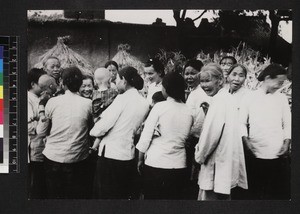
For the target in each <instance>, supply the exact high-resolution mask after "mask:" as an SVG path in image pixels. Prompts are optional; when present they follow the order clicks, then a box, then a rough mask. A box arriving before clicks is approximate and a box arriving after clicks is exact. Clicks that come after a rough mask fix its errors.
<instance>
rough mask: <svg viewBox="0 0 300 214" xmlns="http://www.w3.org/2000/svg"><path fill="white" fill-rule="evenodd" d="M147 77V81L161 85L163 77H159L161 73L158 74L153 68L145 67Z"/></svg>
mask: <svg viewBox="0 0 300 214" xmlns="http://www.w3.org/2000/svg"><path fill="white" fill-rule="evenodd" d="M145 76H146V79H148V80H149V82H150V83H153V82H155V83H159V82H160V81H161V77H160V75H159V73H157V72H156V71H155V70H154V68H153V66H150V67H145Z"/></svg>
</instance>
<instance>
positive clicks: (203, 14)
mask: <svg viewBox="0 0 300 214" xmlns="http://www.w3.org/2000/svg"><path fill="white" fill-rule="evenodd" d="M206 12H207V10H204V11H203V12H202V13H201V14H200V16H198V17H197V18H195V19H193V22H194V21H196V20H198V19H200V18H201V17H202V16H203V15H204V13H206Z"/></svg>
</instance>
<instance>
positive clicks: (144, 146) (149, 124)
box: [136, 104, 159, 153]
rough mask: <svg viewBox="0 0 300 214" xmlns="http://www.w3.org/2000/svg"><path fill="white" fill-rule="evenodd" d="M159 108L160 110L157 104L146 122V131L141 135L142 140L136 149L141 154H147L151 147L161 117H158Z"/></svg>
mask: <svg viewBox="0 0 300 214" xmlns="http://www.w3.org/2000/svg"><path fill="white" fill-rule="evenodd" d="M158 108H159V106H158V105H157V104H156V105H155V106H154V107H153V109H152V110H151V112H150V114H149V116H148V118H147V120H146V122H145V126H144V129H143V131H142V134H141V138H140V140H139V142H138V144H137V145H136V148H137V149H138V150H139V151H140V152H143V153H145V152H146V151H147V150H148V148H149V146H150V143H151V141H152V136H153V133H154V130H155V127H156V126H157V122H158V119H159V115H158V111H157V110H158Z"/></svg>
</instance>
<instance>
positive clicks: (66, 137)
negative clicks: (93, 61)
mask: <svg viewBox="0 0 300 214" xmlns="http://www.w3.org/2000/svg"><path fill="white" fill-rule="evenodd" d="M62 83H63V87H64V90H65V94H64V95H61V96H58V97H54V98H51V99H50V100H49V101H48V103H47V104H46V106H45V115H46V118H48V119H47V120H46V121H41V120H40V122H39V125H38V127H37V133H38V134H41V135H44V136H46V135H47V134H48V133H49V134H48V135H47V136H46V145H45V149H44V151H43V154H44V155H45V171H46V185H47V193H48V198H86V197H87V188H86V181H87V180H86V174H87V172H86V169H87V167H86V164H87V157H88V156H89V135H88V130H89V126H90V124H91V123H92V112H91V110H92V101H91V100H89V99H86V98H83V97H81V96H80V95H79V88H80V86H81V84H82V74H81V71H80V70H79V69H78V68H77V67H70V68H66V69H65V70H63V72H62Z"/></svg>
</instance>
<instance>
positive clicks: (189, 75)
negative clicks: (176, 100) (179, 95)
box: [184, 66, 199, 88]
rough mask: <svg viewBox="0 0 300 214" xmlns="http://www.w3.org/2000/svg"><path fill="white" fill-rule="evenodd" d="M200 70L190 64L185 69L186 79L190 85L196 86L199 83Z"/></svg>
mask: <svg viewBox="0 0 300 214" xmlns="http://www.w3.org/2000/svg"><path fill="white" fill-rule="evenodd" d="M198 73H199V71H197V70H196V69H195V68H193V67H191V66H188V67H186V68H185V70H184V80H185V82H186V84H187V85H188V87H191V88H195V87H196V86H197V85H198V84H199V77H198Z"/></svg>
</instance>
